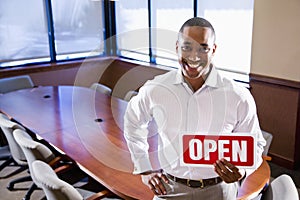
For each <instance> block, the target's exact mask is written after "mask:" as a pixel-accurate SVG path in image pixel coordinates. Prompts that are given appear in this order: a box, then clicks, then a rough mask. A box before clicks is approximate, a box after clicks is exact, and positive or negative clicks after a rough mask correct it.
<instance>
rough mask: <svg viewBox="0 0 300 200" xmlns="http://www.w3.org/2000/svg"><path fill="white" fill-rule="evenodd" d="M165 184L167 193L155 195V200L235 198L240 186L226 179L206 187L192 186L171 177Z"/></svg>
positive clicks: (218, 199)
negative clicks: (227, 181)
mask: <svg viewBox="0 0 300 200" xmlns="http://www.w3.org/2000/svg"><path fill="white" fill-rule="evenodd" d="M163 184H164V186H165V188H166V190H167V194H166V195H157V196H154V198H153V199H154V200H163V199H172V200H173V199H174V200H193V199H195V200H201V199H203V200H235V199H236V197H237V191H238V187H239V183H238V182H235V183H225V182H224V181H223V182H221V183H218V184H216V185H212V186H208V187H204V188H192V187H189V186H187V185H184V184H181V183H177V182H175V181H173V180H170V179H169V183H168V184H167V183H163Z"/></svg>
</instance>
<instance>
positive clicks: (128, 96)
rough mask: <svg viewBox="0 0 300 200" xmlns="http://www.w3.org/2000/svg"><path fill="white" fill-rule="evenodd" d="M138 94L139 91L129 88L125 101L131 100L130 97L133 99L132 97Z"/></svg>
mask: <svg viewBox="0 0 300 200" xmlns="http://www.w3.org/2000/svg"><path fill="white" fill-rule="evenodd" d="M137 94H138V92H137V91H134V90H129V91H128V92H127V93H126V95H125V97H124V100H125V101H130V99H131V98H132V97H134V96H136V95H137Z"/></svg>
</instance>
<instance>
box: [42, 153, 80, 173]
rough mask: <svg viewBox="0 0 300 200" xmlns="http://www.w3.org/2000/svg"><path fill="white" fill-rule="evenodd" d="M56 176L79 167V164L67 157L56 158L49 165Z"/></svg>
mask: <svg viewBox="0 0 300 200" xmlns="http://www.w3.org/2000/svg"><path fill="white" fill-rule="evenodd" d="M48 164H49V165H50V166H51V168H52V169H53V170H54V171H55V173H56V174H62V173H64V172H66V171H68V170H70V169H72V168H74V167H76V166H77V163H76V162H75V161H74V160H73V159H71V158H70V157H69V156H67V155H64V154H62V155H60V156H57V157H55V158H54V159H53V160H51V161H50V162H49V163H48Z"/></svg>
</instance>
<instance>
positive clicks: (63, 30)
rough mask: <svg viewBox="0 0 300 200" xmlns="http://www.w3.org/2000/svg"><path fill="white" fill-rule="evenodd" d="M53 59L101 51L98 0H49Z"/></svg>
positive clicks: (99, 2) (100, 13) (101, 26)
mask: <svg viewBox="0 0 300 200" xmlns="http://www.w3.org/2000/svg"><path fill="white" fill-rule="evenodd" d="M52 10H53V21H54V31H55V47H56V54H57V60H62V59H68V58H72V57H74V56H75V57H84V56H85V55H90V54H95V55H99V54H101V53H102V52H103V49H104V46H103V22H102V20H103V18H102V17H101V16H102V3H101V1H91V0H77V1H70V0H52Z"/></svg>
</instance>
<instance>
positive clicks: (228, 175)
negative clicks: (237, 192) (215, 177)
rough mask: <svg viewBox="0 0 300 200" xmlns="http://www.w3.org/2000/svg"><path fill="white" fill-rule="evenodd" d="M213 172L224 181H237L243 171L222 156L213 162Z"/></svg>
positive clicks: (241, 176)
mask: <svg viewBox="0 0 300 200" xmlns="http://www.w3.org/2000/svg"><path fill="white" fill-rule="evenodd" d="M214 167H215V172H216V173H217V174H219V176H220V177H221V178H222V179H223V181H224V182H225V183H233V182H236V181H239V180H241V179H242V178H243V176H244V174H245V172H244V173H241V172H240V170H239V169H238V168H237V167H236V166H234V165H233V164H231V163H230V162H228V161H227V160H226V159H224V158H222V159H221V160H217V161H216V162H215V163H214Z"/></svg>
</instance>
